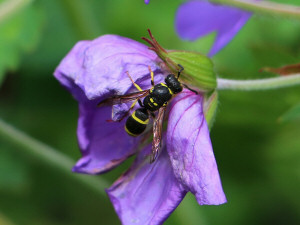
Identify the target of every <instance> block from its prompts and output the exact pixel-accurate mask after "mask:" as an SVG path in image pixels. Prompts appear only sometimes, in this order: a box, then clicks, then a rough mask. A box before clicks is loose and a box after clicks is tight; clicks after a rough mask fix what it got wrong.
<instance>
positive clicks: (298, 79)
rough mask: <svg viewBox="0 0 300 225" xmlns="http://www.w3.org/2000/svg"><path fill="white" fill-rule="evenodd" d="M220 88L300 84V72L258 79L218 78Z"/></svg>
mask: <svg viewBox="0 0 300 225" xmlns="http://www.w3.org/2000/svg"><path fill="white" fill-rule="evenodd" d="M217 81H218V86H217V89H218V90H242V91H255V90H269V89H278V88H284V87H289V86H295V85H299V84H300V74H293V75H288V76H284V77H275V78H266V79H257V80H229V79H221V78H218V80H217Z"/></svg>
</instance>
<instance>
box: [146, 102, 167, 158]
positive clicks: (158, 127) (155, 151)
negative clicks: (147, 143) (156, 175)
mask: <svg viewBox="0 0 300 225" xmlns="http://www.w3.org/2000/svg"><path fill="white" fill-rule="evenodd" d="M165 111H166V107H161V108H160V109H159V110H158V114H157V117H156V118H155V120H154V123H153V141H152V154H151V157H150V163H153V162H154V161H155V160H156V159H157V157H158V155H159V152H160V149H161V144H162V143H161V142H162V130H163V122H164V115H165Z"/></svg>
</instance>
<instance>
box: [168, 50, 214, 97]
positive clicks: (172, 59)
mask: <svg viewBox="0 0 300 225" xmlns="http://www.w3.org/2000/svg"><path fill="white" fill-rule="evenodd" d="M163 60H164V61H165V62H166V64H167V66H168V67H169V68H170V69H171V70H172V72H174V73H177V72H178V70H179V69H180V68H179V67H178V64H180V65H183V67H184V70H183V71H182V75H181V76H182V77H181V78H183V80H186V81H187V82H189V83H191V84H193V85H194V86H197V87H198V88H199V89H201V90H205V91H210V90H214V89H215V88H216V87H217V79H216V74H215V72H214V70H213V63H212V61H211V60H210V58H208V57H206V56H205V55H201V54H199V53H195V52H187V51H168V52H167V54H166V58H165V59H163Z"/></svg>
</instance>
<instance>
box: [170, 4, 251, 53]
mask: <svg viewBox="0 0 300 225" xmlns="http://www.w3.org/2000/svg"><path fill="white" fill-rule="evenodd" d="M250 16H251V13H250V12H246V11H243V10H240V9H237V8H234V7H230V6H223V5H217V4H212V3H209V2H206V1H201V0H194V1H189V2H186V3H184V4H182V5H181V6H180V7H179V9H178V11H177V14H176V22H175V27H176V30H177V33H178V35H179V36H180V37H181V38H182V39H185V40H189V41H194V40H196V39H198V38H201V37H203V36H205V35H207V34H209V33H211V32H216V33H217V35H216V38H215V41H214V44H213V46H212V48H211V50H210V52H209V55H210V56H212V55H214V54H216V53H217V52H218V51H220V50H221V49H222V48H223V47H225V45H227V44H228V42H230V41H231V39H232V38H233V37H234V36H235V35H236V34H237V33H238V31H239V30H240V29H241V28H242V27H243V26H244V24H245V23H246V22H247V21H248V19H249V18H250Z"/></svg>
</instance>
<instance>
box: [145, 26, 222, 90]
mask: <svg viewBox="0 0 300 225" xmlns="http://www.w3.org/2000/svg"><path fill="white" fill-rule="evenodd" d="M148 32H149V35H150V38H151V40H149V39H148V38H142V39H143V40H145V41H147V42H148V43H149V44H150V45H151V47H150V48H149V49H151V50H153V51H155V52H156V54H157V55H158V56H159V57H160V58H161V59H162V60H163V62H164V63H165V66H167V68H168V69H169V70H170V71H171V72H172V73H175V74H176V73H177V72H178V70H179V69H180V67H179V66H178V64H180V65H182V66H183V67H184V70H183V71H182V73H181V74H182V75H181V76H182V77H181V78H182V79H183V80H185V81H187V82H188V83H190V84H192V85H194V86H197V87H198V88H199V89H201V90H203V91H211V90H214V89H215V88H216V87H217V78H216V74H215V72H214V70H213V63H212V61H211V60H210V58H208V57H206V56H205V55H202V54H199V53H196V52H189V51H177V50H170V51H167V50H165V49H164V48H163V47H162V46H161V45H160V44H159V43H158V42H157V41H156V39H155V38H154V37H153V35H152V34H151V32H150V30H149V29H148Z"/></svg>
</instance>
